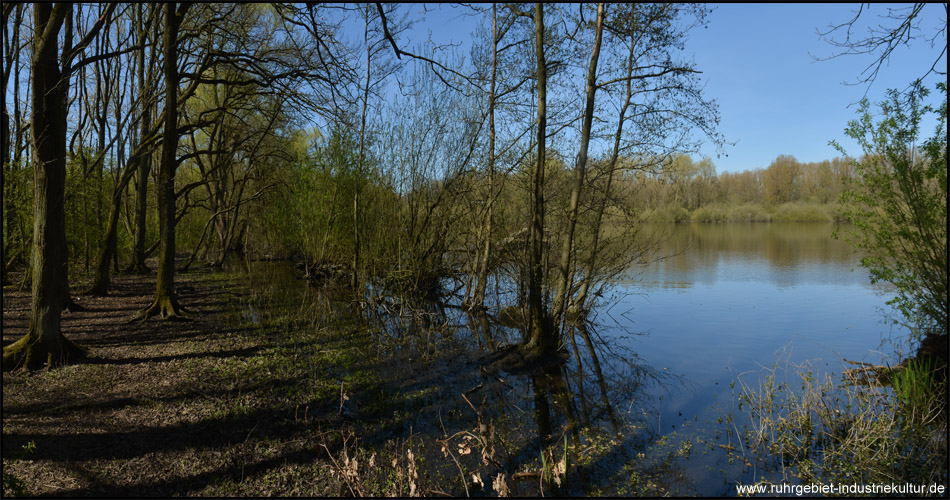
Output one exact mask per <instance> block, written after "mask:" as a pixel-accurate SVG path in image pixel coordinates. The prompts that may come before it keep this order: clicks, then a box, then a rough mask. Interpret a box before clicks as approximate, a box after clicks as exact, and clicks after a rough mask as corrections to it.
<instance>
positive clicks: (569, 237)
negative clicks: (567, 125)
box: [551, 2, 605, 329]
mask: <svg viewBox="0 0 950 500" xmlns="http://www.w3.org/2000/svg"><path fill="white" fill-rule="evenodd" d="M604 10H605V8H604V3H603V2H601V3H599V4H597V27H596V30H597V31H596V35H595V37H594V49H593V50H592V51H591V55H590V68H589V69H588V70H587V103H586V104H585V108H584V122H583V124H582V125H581V150H580V152H579V153H578V154H577V165H576V166H575V167H574V186H573V189H571V201H570V205H569V207H568V211H569V213H568V218H567V231H566V234H565V235H564V242H563V243H562V245H561V260H560V263H559V268H560V275H559V276H558V283H557V292H556V293H555V295H554V305H553V307H552V310H553V319H552V321H551V323H552V325H553V326H554V328H557V329H560V325H561V317H562V316H563V314H564V306H565V304H566V303H567V298H568V295H569V294H570V288H571V283H570V282H571V279H570V278H569V276H570V274H571V260H572V259H571V256H572V255H573V253H574V252H573V250H574V229H575V228H576V227H577V212H578V207H579V206H580V198H581V189H582V188H583V187H584V175H585V172H586V170H587V149H588V146H589V145H590V129H591V125H592V123H593V120H594V95H595V93H596V92H597V60H598V59H599V57H600V44H601V41H602V40H603V33H604Z"/></svg>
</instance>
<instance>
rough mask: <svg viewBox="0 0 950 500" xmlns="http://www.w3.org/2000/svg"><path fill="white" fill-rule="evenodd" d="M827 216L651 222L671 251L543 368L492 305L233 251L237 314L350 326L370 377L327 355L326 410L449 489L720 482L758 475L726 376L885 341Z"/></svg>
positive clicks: (709, 485)
mask: <svg viewBox="0 0 950 500" xmlns="http://www.w3.org/2000/svg"><path fill="white" fill-rule="evenodd" d="M833 229H834V228H833V226H832V225H830V224H725V225H699V224H692V225H676V226H662V227H652V228H650V230H651V231H655V232H658V233H663V234H665V235H666V236H667V237H665V238H664V247H663V248H662V249H661V251H660V252H659V254H660V255H663V256H666V257H667V258H664V259H661V260H659V261H655V262H652V263H648V264H646V265H641V266H637V267H635V268H631V269H630V270H629V272H628V273H626V275H624V276H622V277H621V278H620V279H618V280H617V281H616V283H614V286H613V287H612V288H611V290H610V293H609V294H608V296H607V297H606V298H605V299H604V300H603V304H602V306H601V307H600V308H598V309H597V311H596V313H595V314H594V315H593V317H592V322H591V324H590V325H588V326H587V327H585V328H581V329H575V330H574V332H573V333H572V334H571V335H569V336H568V337H567V342H566V345H565V349H564V358H566V362H564V363H561V364H552V365H551V366H548V367H546V368H543V369H541V368H537V369H525V368H521V367H519V365H518V363H517V362H514V361H512V360H511V359H510V356H509V355H508V352H509V350H508V349H506V347H507V346H512V345H514V344H516V343H518V342H520V341H521V333H520V332H519V331H518V330H517V329H514V328H510V327H506V326H503V325H502V324H500V323H499V322H498V320H497V317H496V314H497V308H495V309H493V310H490V311H489V314H488V315H471V314H468V313H466V312H464V311H462V310H461V309H459V308H456V307H452V301H451V299H449V300H446V302H445V303H417V304H404V303H400V302H398V301H396V300H393V299H391V298H383V296H382V295H380V296H379V297H376V299H377V300H373V299H372V297H371V299H370V300H368V301H367V302H366V303H362V304H356V303H352V302H346V301H339V300H336V299H335V298H334V297H335V295H336V294H335V293H334V291H333V289H332V287H330V288H327V287H325V286H313V285H312V284H310V283H309V282H307V281H304V280H301V279H299V276H298V273H296V272H295V271H294V270H293V268H292V266H291V265H290V264H288V263H264V262H258V263H253V262H251V263H246V264H245V265H237V266H235V268H234V270H233V271H232V272H235V273H237V274H240V273H242V272H243V273H244V274H243V276H244V277H245V279H246V280H248V281H247V283H248V285H249V286H250V287H251V288H252V289H255V290H258V291H260V293H259V294H255V295H254V296H253V297H252V298H250V299H247V301H246V303H244V304H242V305H241V311H240V313H239V316H240V317H237V318H235V321H237V322H244V323H250V324H258V323H262V322H263V323H264V324H267V323H268V322H270V321H274V320H279V318H285V317H296V318H297V319H298V321H296V322H294V327H295V328H301V327H303V328H314V329H320V328H325V327H329V325H332V326H333V328H340V327H341V326H344V327H348V328H352V329H353V331H354V332H357V335H360V336H361V339H362V340H361V341H359V342H356V343H354V344H353V345H352V349H356V350H358V351H359V353H358V357H359V359H361V360H364V361H365V362H366V363H369V364H370V365H372V371H373V373H375V374H376V375H378V377H379V379H378V380H379V384H378V386H375V387H374V391H372V394H368V393H366V392H365V390H364V391H363V392H362V393H360V394H356V393H354V394H348V392H347V390H348V388H347V386H346V385H347V382H346V380H347V375H346V372H347V371H348V370H349V369H350V368H349V367H348V366H345V365H340V366H338V367H325V369H326V370H329V371H330V372H331V373H330V374H329V375H330V376H331V377H336V378H339V380H340V381H341V387H340V398H339V402H338V403H339V413H340V415H341V416H344V417H347V416H349V417H350V418H352V419H353V421H354V424H355V426H356V429H357V431H356V434H358V435H359V436H360V438H361V439H362V442H363V444H364V445H367V446H382V445H383V444H384V443H387V442H389V443H392V442H411V443H415V444H416V445H417V446H416V447H415V449H416V450H417V451H416V454H417V455H416V456H417V457H419V458H420V459H422V460H425V461H426V463H427V464H428V465H429V466H430V467H429V469H428V470H430V471H439V472H438V474H442V475H443V477H441V478H437V479H436V482H437V483H438V482H443V483H444V485H445V486H444V491H445V492H447V493H450V494H455V495H465V494H497V493H498V492H499V490H500V489H503V488H507V490H508V491H509V492H510V493H511V494H516V495H535V494H539V493H541V492H542V490H543V491H546V492H548V493H550V492H554V491H556V492H558V493H560V494H565V495H591V494H608V495H609V494H621V495H646V494H673V495H695V494H699V495H720V494H726V495H731V494H735V488H734V485H735V484H736V482H742V483H745V484H747V483H751V482H755V481H756V480H759V479H761V478H762V477H763V476H762V474H763V473H762V471H757V470H755V468H754V467H752V466H751V464H747V463H743V460H741V459H740V460H736V455H735V454H734V453H727V451H726V450H728V448H724V447H723V446H720V445H721V444H722V443H728V442H734V441H736V439H732V438H731V437H730V436H729V434H730V433H732V432H736V433H738V429H739V428H740V427H741V425H743V423H742V421H741V417H740V420H735V421H734V420H729V415H734V414H735V407H734V402H733V396H734V394H735V387H734V382H735V381H736V380H738V379H740V378H742V380H743V381H745V382H746V383H750V382H752V383H754V381H755V379H756V377H759V376H760V374H761V370H762V368H764V367H772V366H773V365H775V364H776V363H780V364H786V365H794V364H799V363H803V362H808V363H810V364H811V365H813V366H814V367H815V368H816V369H817V370H819V371H821V372H840V370H841V369H842V363H843V362H842V358H847V359H851V360H856V361H873V362H880V361H881V359H882V355H883V354H884V353H882V352H881V351H882V349H881V347H882V339H885V338H888V337H889V335H890V334H891V333H892V328H893V327H892V326H891V325H889V324H887V323H886V322H885V321H884V319H885V317H884V314H883V313H884V311H886V309H884V306H885V302H886V300H887V295H886V293H885V291H884V290H882V289H880V288H876V287H873V286H871V284H870V283H869V282H868V280H867V278H866V274H865V273H864V272H863V270H861V269H860V268H857V264H858V260H857V257H856V256H855V255H853V254H852V252H851V250H850V248H849V247H848V245H847V244H846V243H844V242H841V241H836V240H834V239H833V238H832V237H831V232H832V230H833ZM242 269H243V271H242ZM346 318H349V319H350V320H351V321H352V323H351V324H350V325H349V326H346V322H347V321H348V320H347V319H346ZM301 319H305V321H303V322H301V321H300V320H301ZM341 321H342V323H341ZM892 349H893V348H892V347H888V346H886V345H885V346H884V347H883V351H886V353H887V354H892ZM334 370H337V371H338V373H334V372H333V371H334ZM321 375H322V376H326V375H327V374H326V373H323V374H321ZM368 398H370V399H372V401H368V400H367V399H368ZM724 416H725V417H726V420H725V422H726V423H725V424H724V423H723V422H724V421H723V417H724ZM730 446H731V445H730ZM562 463H563V464H565V465H560V464H562ZM558 467H562V468H561V469H559V468H558ZM499 476H501V481H502V483H504V484H497V483H496V484H492V483H493V481H498V479H497V478H498V477H499ZM462 477H464V478H466V479H465V480H464V482H463V480H462V479H461V478H462Z"/></svg>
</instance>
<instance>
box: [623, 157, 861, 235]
mask: <svg viewBox="0 0 950 500" xmlns="http://www.w3.org/2000/svg"><path fill="white" fill-rule="evenodd" d="M657 167H658V168H645V169H637V168H635V169H633V170H632V171H631V172H632V173H631V174H629V175H628V176H626V178H625V182H623V188H622V189H623V190H624V195H625V196H624V197H625V198H627V199H628V200H629V202H630V204H631V206H630V208H631V209H632V212H633V213H634V214H636V217H637V218H638V219H639V220H642V221H649V222H687V221H694V222H727V221H751V222H768V221H833V220H843V219H844V215H843V212H842V211H841V209H840V208H839V205H838V199H839V197H840V195H841V193H842V192H843V191H844V190H845V189H846V187H847V184H848V182H849V180H850V179H851V178H852V176H853V170H852V166H851V164H850V162H849V161H848V160H846V159H843V158H834V159H832V160H824V161H821V162H808V163H802V162H799V161H798V160H796V159H795V157H794V156H791V155H781V156H779V157H778V158H776V159H775V160H774V161H773V162H772V163H771V164H770V165H769V166H768V167H767V168H764V169H756V170H745V171H743V172H738V173H734V172H721V173H719V174H717V173H716V166H715V165H714V164H713V162H712V160H711V159H709V158H704V159H703V160H700V161H695V160H693V159H692V158H690V157H689V156H687V155H677V156H673V157H671V158H668V159H666V160H664V161H663V162H662V164H660V165H657Z"/></svg>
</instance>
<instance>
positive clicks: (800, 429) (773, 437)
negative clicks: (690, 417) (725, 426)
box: [727, 360, 947, 484]
mask: <svg viewBox="0 0 950 500" xmlns="http://www.w3.org/2000/svg"><path fill="white" fill-rule="evenodd" d="M780 365H786V366H787V360H786V361H781V362H780V363H776V365H775V366H774V367H773V368H771V369H764V370H763V371H762V372H760V373H759V377H760V378H759V383H758V384H746V383H745V381H743V380H742V378H741V377H740V378H739V384H740V387H741V390H742V393H741V394H739V395H738V401H739V405H738V408H739V409H740V410H741V411H743V412H745V413H746V414H747V416H748V420H749V424H748V425H747V426H745V428H744V429H743V431H742V434H743V435H742V440H743V442H744V443H745V444H746V446H745V447H739V448H741V449H742V450H743V451H742V453H743V455H744V456H743V457H742V458H743V459H745V460H746V461H748V462H754V463H757V466H758V465H761V466H762V468H763V470H764V471H766V472H768V473H770V475H769V476H768V477H767V478H764V479H766V480H767V481H768V480H774V479H781V480H782V481H786V480H790V479H791V478H792V477H797V478H799V479H800V480H801V482H802V483H810V482H817V483H825V484H831V483H834V484H854V483H864V484H870V483H899V484H901V483H916V484H934V483H937V484H946V482H947V434H946V422H947V417H946V405H945V400H942V399H941V394H942V393H943V392H944V391H945V390H946V385H945V384H938V383H936V382H935V381H934V379H933V378H932V377H931V373H932V372H927V370H928V369H929V368H928V367H920V368H919V369H914V368H911V369H904V370H901V371H900V372H898V373H901V374H902V375H899V376H898V377H897V378H900V379H901V380H902V381H901V382H896V381H892V382H896V383H895V387H894V390H893V391H892V390H889V388H888V387H881V386H875V385H871V386H869V385H867V383H866V382H863V381H860V380H858V379H857V378H852V377H845V379H844V380H841V381H838V382H836V381H835V380H834V379H832V378H831V376H830V375H829V374H824V376H820V375H819V374H817V373H814V372H812V370H811V367H809V366H808V365H807V364H806V365H801V366H797V367H794V368H793V371H792V372H791V373H788V372H780V371H779V368H778V367H779V366H780ZM925 372H926V373H925ZM783 380H787V382H785V381H783ZM796 380H797V381H798V383H795V381H796ZM730 439H731V438H730ZM727 449H729V448H728V445H727Z"/></svg>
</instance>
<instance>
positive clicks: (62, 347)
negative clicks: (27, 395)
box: [3, 331, 89, 372]
mask: <svg viewBox="0 0 950 500" xmlns="http://www.w3.org/2000/svg"><path fill="white" fill-rule="evenodd" d="M88 355H89V352H88V350H87V349H86V348H85V347H82V346H80V345H78V344H74V343H73V342H72V341H70V340H69V339H67V338H66V337H64V336H63V335H62V334H59V335H58V336H57V338H56V339H55V340H54V341H49V342H40V339H39V338H38V337H37V335H36V333H35V332H33V331H30V332H29V333H28V334H27V335H25V336H24V337H23V338H21V339H20V340H18V341H16V342H14V343H12V344H10V345H8V346H6V347H4V348H3V371H5V372H7V371H13V370H16V369H18V368H20V367H26V369H27V370H30V371H33V370H39V369H41V368H43V367H46V368H47V369H50V368H54V367H57V366H62V365H66V364H69V363H71V362H75V361H77V360H80V359H83V358H86V357H87V356H88Z"/></svg>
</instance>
